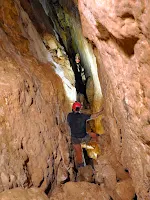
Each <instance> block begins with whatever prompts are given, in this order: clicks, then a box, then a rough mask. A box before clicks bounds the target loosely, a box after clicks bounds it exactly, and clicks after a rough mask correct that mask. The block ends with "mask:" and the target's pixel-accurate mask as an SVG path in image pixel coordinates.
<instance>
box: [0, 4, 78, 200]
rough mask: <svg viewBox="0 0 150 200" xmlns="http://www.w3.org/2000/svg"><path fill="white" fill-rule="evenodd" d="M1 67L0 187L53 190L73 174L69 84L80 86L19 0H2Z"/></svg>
mask: <svg viewBox="0 0 150 200" xmlns="http://www.w3.org/2000/svg"><path fill="white" fill-rule="evenodd" d="M58 70H59V72H58V75H57V74H56V73H57V71H58ZM0 72H1V73H0V138H1V139H0V192H1V191H3V190H6V189H10V188H13V187H30V186H35V187H39V188H40V189H41V190H42V191H46V192H47V193H48V192H49V190H50V189H51V188H53V186H54V185H56V184H59V183H61V182H63V181H65V180H66V179H67V178H68V175H69V170H70V160H69V146H68V140H69V138H68V127H67V126H66V114H67V113H68V112H69V111H70V103H71V100H70V99H69V97H68V96H67V95H66V88H67V87H69V88H70V90H69V91H72V93H71V92H70V94H74V92H75V89H74V87H73V86H72V85H71V83H70V82H69V80H68V79H67V78H66V77H65V76H64V74H63V70H62V69H61V66H60V65H58V64H57V65H56V64H55V62H54V60H53V59H52V56H51V54H50V52H49V51H48V50H47V49H46V47H45V46H44V44H43V42H42V39H41V37H40V35H39V34H38V32H37V31H36V29H35V27H34V26H33V24H32V22H31V20H30V19H29V17H28V15H27V13H26V12H25V11H24V10H23V8H22V7H21V5H20V3H19V1H17V0H15V1H13V0H4V1H1V2H0ZM72 98H73V95H72ZM4 199H5V198H4ZM6 199H7V198H6Z"/></svg>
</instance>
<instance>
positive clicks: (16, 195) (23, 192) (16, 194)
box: [0, 188, 49, 200]
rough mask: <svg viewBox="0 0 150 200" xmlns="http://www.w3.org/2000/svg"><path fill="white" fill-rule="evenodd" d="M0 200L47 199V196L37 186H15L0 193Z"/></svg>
mask: <svg viewBox="0 0 150 200" xmlns="http://www.w3.org/2000/svg"><path fill="white" fill-rule="evenodd" d="M0 199H1V200H10V199H11V200H16V199H19V200H35V199H36V200H48V199H49V198H48V197H47V196H46V195H45V194H44V193H42V192H41V191H40V190H39V189H37V188H30V189H22V188H16V189H11V190H6V191H5V192H2V193H0Z"/></svg>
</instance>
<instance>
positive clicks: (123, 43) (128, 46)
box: [97, 13, 139, 57]
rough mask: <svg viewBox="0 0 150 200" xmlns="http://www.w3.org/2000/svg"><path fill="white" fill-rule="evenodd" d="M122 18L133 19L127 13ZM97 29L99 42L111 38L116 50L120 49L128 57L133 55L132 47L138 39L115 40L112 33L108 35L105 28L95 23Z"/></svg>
mask: <svg viewBox="0 0 150 200" xmlns="http://www.w3.org/2000/svg"><path fill="white" fill-rule="evenodd" d="M123 16H124V17H130V18H132V19H134V16H132V15H130V14H129V13H128V14H127V13H126V14H124V15H123ZM97 29H98V31H99V35H97V37H98V38H99V39H100V40H108V39H109V38H111V39H112V40H113V41H114V43H116V44H117V45H118V48H121V49H122V51H123V52H124V53H125V54H126V55H127V56H128V57H131V56H132V55H134V46H135V44H136V43H137V41H138V39H139V38H138V37H134V36H133V37H125V38H123V39H119V38H116V37H115V36H114V35H112V33H110V32H109V31H108V30H107V28H106V27H105V26H103V25H102V24H101V23H99V22H98V23H97Z"/></svg>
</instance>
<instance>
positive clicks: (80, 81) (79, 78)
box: [75, 53, 89, 105]
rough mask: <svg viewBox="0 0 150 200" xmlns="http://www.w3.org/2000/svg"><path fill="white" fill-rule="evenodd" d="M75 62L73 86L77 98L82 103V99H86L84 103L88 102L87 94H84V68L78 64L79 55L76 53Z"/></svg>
mask: <svg viewBox="0 0 150 200" xmlns="http://www.w3.org/2000/svg"><path fill="white" fill-rule="evenodd" d="M75 62H76V73H75V80H76V82H75V87H76V91H77V100H78V101H79V102H80V103H82V105H83V104H84V99H85V101H86V104H87V105H88V104H89V101H88V98H87V95H86V76H85V70H84V68H83V67H82V66H81V64H80V55H79V54H78V53H77V54H76V56H75Z"/></svg>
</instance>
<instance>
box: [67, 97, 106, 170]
mask: <svg viewBox="0 0 150 200" xmlns="http://www.w3.org/2000/svg"><path fill="white" fill-rule="evenodd" d="M81 108H82V105H81V103H80V102H77V101H75V102H74V103H73V106H72V112H71V113H69V114H68V116H67V122H68V124H69V126H70V129H71V142H72V144H73V148H74V151H75V156H76V159H75V163H76V166H77V168H79V167H83V166H84V162H83V158H82V148H81V143H83V142H85V143H87V142H89V141H90V140H91V139H92V138H93V139H95V140H96V138H97V134H96V133H93V132H88V133H87V132H86V122H87V121H88V120H91V119H94V118H97V117H98V116H99V115H101V114H102V112H103V109H101V110H100V111H99V112H97V113H94V114H92V115H90V114H83V113H81V112H80V111H81Z"/></svg>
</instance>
